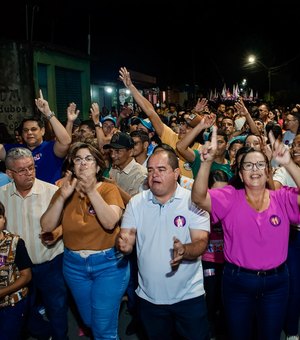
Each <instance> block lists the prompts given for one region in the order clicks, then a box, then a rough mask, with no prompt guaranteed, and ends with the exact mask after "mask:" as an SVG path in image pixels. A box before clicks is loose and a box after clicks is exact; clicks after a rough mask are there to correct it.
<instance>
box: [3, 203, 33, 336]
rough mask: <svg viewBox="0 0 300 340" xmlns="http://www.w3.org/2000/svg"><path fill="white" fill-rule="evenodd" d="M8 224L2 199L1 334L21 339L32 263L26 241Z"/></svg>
mask: <svg viewBox="0 0 300 340" xmlns="http://www.w3.org/2000/svg"><path fill="white" fill-rule="evenodd" d="M5 228H6V217H5V208H4V205H3V204H2V203H1V202H0V273H1V275H0V338H1V340H18V339H21V332H22V327H23V321H24V318H25V312H26V307H27V298H26V297H27V294H28V288H27V286H28V283H29V281H30V280H31V266H32V263H31V259H30V257H29V255H28V253H27V250H26V247H25V243H24V241H23V240H22V239H21V238H20V237H19V236H18V235H15V234H12V233H10V232H9V231H7V230H5Z"/></svg>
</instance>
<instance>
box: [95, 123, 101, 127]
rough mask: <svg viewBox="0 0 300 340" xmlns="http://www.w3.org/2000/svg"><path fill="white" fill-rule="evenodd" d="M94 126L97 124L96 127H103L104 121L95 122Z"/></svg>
mask: <svg viewBox="0 0 300 340" xmlns="http://www.w3.org/2000/svg"><path fill="white" fill-rule="evenodd" d="M94 126H95V128H96V127H100V128H102V123H101V122H98V123H95V124H94Z"/></svg>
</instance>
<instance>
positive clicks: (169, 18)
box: [0, 0, 300, 101]
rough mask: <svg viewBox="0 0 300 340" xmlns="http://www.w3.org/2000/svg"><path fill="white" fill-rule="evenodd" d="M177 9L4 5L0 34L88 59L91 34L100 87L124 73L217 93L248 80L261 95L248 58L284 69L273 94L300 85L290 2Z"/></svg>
mask: <svg viewBox="0 0 300 340" xmlns="http://www.w3.org/2000/svg"><path fill="white" fill-rule="evenodd" d="M177 1H179V0H177ZM180 2H181V4H180V6H179V5H177V6H176V5H175V2H174V1H163V0H161V1H157V0H153V1H139V2H136V1H130V0H129V1H126V2H125V1H123V2H119V1H112V0H111V1H96V0H93V1H80V0H73V1H69V0H60V1H59V0H52V1H45V0H44V1H38V0H31V1H28V0H27V1H26V0H25V1H24V0H23V1H11V2H9V3H7V4H6V7H7V9H6V10H5V11H4V10H2V11H1V13H2V15H1V16H2V23H1V26H2V27H1V31H0V32H1V33H0V35H1V36H2V38H9V39H18V40H26V39H29V40H30V39H31V38H32V40H34V41H40V42H50V43H52V44H56V45H61V46H64V47H69V48H72V49H74V50H78V51H81V52H84V53H87V52H88V34H89V33H90V38H91V40H90V42H91V44H90V53H91V56H92V58H93V60H94V63H93V64H94V65H95V67H94V68H93V75H92V76H94V77H97V76H98V77H101V78H102V79H104V80H109V79H114V80H115V79H116V78H117V76H118V69H119V67H120V66H126V67H128V68H129V69H132V70H135V71H139V72H143V73H146V74H149V75H152V76H155V77H157V79H158V83H159V84H161V85H166V84H183V83H185V84H193V83H196V84H199V86H200V87H203V88H215V87H217V88H222V86H223V84H224V83H226V84H227V85H228V86H232V84H235V83H238V82H240V81H241V79H243V78H247V79H248V82H249V85H250V86H252V87H253V88H256V89H258V90H261V89H262V88H266V87H267V84H268V83H267V71H266V70H264V69H262V68H261V67H252V68H247V67H245V64H246V62H245V61H246V57H247V56H248V55H249V54H250V53H254V54H256V55H257V56H258V57H259V58H260V60H261V61H262V62H263V63H264V64H265V65H266V66H267V67H273V66H278V65H282V64H285V63H287V64H288V65H287V66H283V67H281V68H280V70H279V71H278V72H277V74H276V75H274V76H273V84H272V85H273V86H274V87H275V86H277V85H278V83H280V85H278V86H282V87H285V86H289V84H294V83H298V84H299V82H300V42H299V41H300V40H299V37H300V20H299V15H298V11H297V10H296V2H294V4H292V3H291V4H289V2H288V1H284V2H283V1H282V2H280V4H279V5H274V3H273V2H271V1H267V2H266V1H259V2H258V1H247V2H242V1H227V2H225V1H224V2H222V3H221V4H220V1H189V0H185V1H180ZM26 5H27V13H28V16H27V17H28V20H27V22H28V24H27V28H26ZM263 7H264V8H263ZM5 13H6V14H5ZM32 23H33V24H32ZM297 57H299V58H297ZM290 60H293V61H290ZM299 97H300V96H299ZM299 101H300V98H299Z"/></svg>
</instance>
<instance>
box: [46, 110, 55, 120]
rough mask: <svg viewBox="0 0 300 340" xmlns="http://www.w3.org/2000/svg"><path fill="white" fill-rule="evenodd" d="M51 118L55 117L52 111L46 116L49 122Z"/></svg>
mask: <svg viewBox="0 0 300 340" xmlns="http://www.w3.org/2000/svg"><path fill="white" fill-rule="evenodd" d="M52 117H55V113H54V112H53V111H51V113H50V114H49V115H48V116H46V118H47V119H48V120H50V119H51V118H52Z"/></svg>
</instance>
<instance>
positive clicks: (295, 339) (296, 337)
mask: <svg viewBox="0 0 300 340" xmlns="http://www.w3.org/2000/svg"><path fill="white" fill-rule="evenodd" d="M286 340H299V335H289V336H287V337H286Z"/></svg>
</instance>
